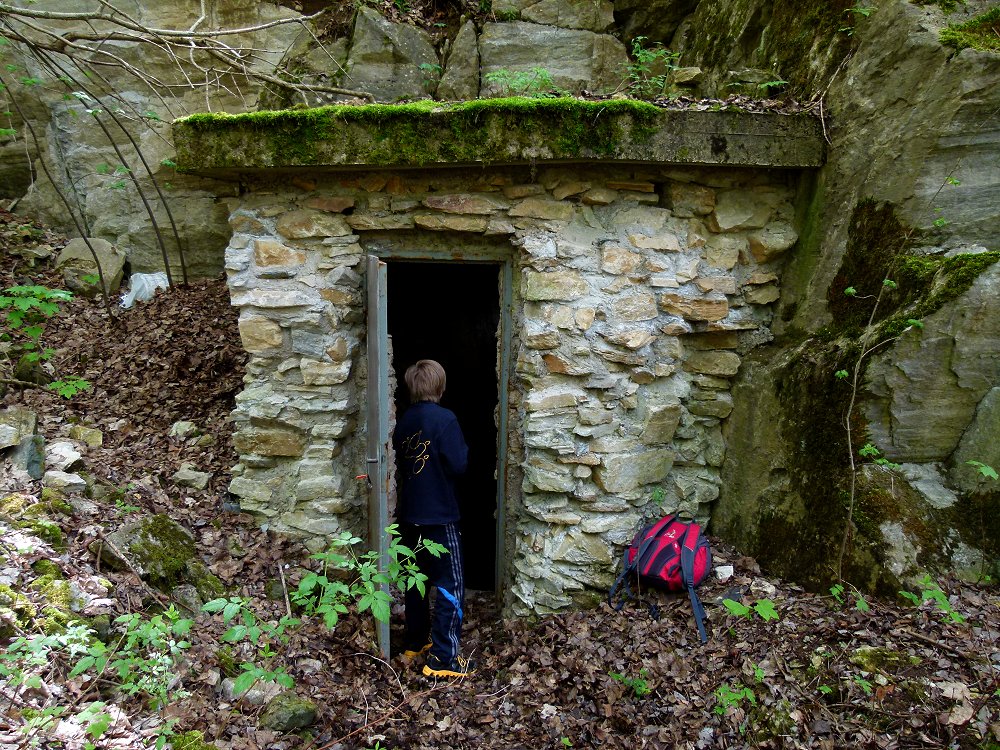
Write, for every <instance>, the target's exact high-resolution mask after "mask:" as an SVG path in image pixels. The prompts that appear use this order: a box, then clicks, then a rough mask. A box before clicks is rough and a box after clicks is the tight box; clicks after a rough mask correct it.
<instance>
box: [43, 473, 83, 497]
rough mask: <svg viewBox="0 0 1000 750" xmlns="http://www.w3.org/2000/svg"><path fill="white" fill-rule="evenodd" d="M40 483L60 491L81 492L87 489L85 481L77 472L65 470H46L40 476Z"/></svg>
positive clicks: (67, 492)
mask: <svg viewBox="0 0 1000 750" xmlns="http://www.w3.org/2000/svg"><path fill="white" fill-rule="evenodd" d="M42 484H44V485H45V486H46V487H48V488H49V489H53V490H58V491H59V492H62V493H66V494H69V493H73V492H83V491H84V490H86V489H87V483H86V482H85V481H84V480H83V477H81V476H80V475H79V474H71V473H69V472H65V471H56V470H50V471H46V472H45V475H44V476H43V477H42Z"/></svg>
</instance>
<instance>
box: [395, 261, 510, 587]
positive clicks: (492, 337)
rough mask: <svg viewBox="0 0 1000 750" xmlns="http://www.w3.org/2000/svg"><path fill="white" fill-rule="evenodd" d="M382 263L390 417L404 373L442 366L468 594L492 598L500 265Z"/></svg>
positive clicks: (498, 512) (498, 511) (497, 512)
mask: <svg viewBox="0 0 1000 750" xmlns="http://www.w3.org/2000/svg"><path fill="white" fill-rule="evenodd" d="M385 260H386V266H387V284H386V305H385V307H386V313H387V324H388V326H387V327H388V335H389V340H390V346H389V349H390V357H391V360H390V366H391V371H392V373H393V376H394V377H393V379H392V380H390V391H391V392H392V399H393V401H394V404H395V409H396V412H395V413H396V414H401V413H402V411H403V410H404V409H406V407H407V406H408V404H409V399H408V394H407V392H406V384H405V383H404V382H403V373H405V372H406V368H407V367H409V366H410V365H411V364H413V363H414V362H416V361H417V360H418V359H433V360H437V361H438V362H440V363H441V365H442V366H443V367H444V369H445V372H446V373H447V377H448V380H447V387H446V390H445V394H444V397H443V398H442V400H441V404H442V406H445V407H447V408H448V409H451V410H452V411H453V412H455V415H456V416H457V417H458V422H459V424H460V425H461V427H462V432H463V433H464V435H465V441H466V443H467V444H468V446H469V468H468V471H467V472H466V474H465V476H464V477H461V478H460V479H459V481H458V485H457V489H458V496H459V503H460V505H461V513H462V523H461V528H462V541H463V546H464V550H463V553H464V559H465V577H466V588H468V589H479V590H486V591H496V590H497V588H498V580H499V568H500V564H499V558H498V555H497V551H498V538H499V536H500V535H499V533H498V531H499V529H500V526H499V519H502V517H503V514H502V510H503V508H502V505H503V497H502V492H500V491H499V489H500V487H499V486H498V481H497V477H499V476H502V473H501V471H500V465H499V462H498V458H499V457H500V456H502V455H503V454H502V452H501V450H502V446H503V445H505V443H506V440H501V439H500V438H501V437H503V435H502V432H501V430H500V429H499V425H498V419H497V416H498V414H501V413H502V412H503V410H502V409H498V405H499V402H500V399H501V394H503V393H505V391H506V388H505V387H501V386H502V385H503V386H505V385H506V383H502V382H501V381H502V380H505V376H504V375H503V373H504V372H505V368H502V367H499V366H498V365H499V364H500V363H501V362H502V360H503V357H502V356H498V353H500V352H501V350H502V346H501V344H502V341H503V333H502V328H501V305H500V299H501V294H502V291H503V280H504V273H503V271H504V264H503V263H501V262H434V261H413V260H394V259H392V258H391V257H389V258H386V259H385ZM393 383H394V384H395V387H394V388H393V387H392V385H393ZM392 421H393V422H394V420H392ZM390 434H391V426H390Z"/></svg>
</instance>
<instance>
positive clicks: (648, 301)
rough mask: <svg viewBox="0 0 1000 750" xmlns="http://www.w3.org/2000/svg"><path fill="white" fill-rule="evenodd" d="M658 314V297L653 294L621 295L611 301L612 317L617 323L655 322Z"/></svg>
mask: <svg viewBox="0 0 1000 750" xmlns="http://www.w3.org/2000/svg"><path fill="white" fill-rule="evenodd" d="M657 314H658V310H657V307H656V297H655V296H653V294H652V293H651V292H635V293H633V294H621V295H618V296H617V297H615V298H614V299H613V300H612V301H611V315H612V316H613V319H614V320H616V321H627V322H638V321H642V320H653V319H654V318H656V316H657Z"/></svg>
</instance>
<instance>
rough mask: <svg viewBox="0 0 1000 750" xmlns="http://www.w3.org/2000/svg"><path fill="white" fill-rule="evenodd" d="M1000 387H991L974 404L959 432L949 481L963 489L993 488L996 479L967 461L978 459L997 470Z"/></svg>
mask: <svg viewBox="0 0 1000 750" xmlns="http://www.w3.org/2000/svg"><path fill="white" fill-rule="evenodd" d="M998 426H1000V386H997V387H996V388H991V389H990V390H989V391H988V392H987V393H986V395H985V396H983V399H982V400H981V401H980V402H979V405H978V406H977V407H976V414H975V417H973V420H972V422H971V424H970V425H969V426H968V428H967V429H966V430H965V432H963V433H962V439H961V440H960V441H959V444H958V448H957V449H956V450H955V453H954V455H953V456H952V464H953V468H952V470H951V471H950V472H949V473H948V479H949V481H950V482H951V483H952V484H953V485H954V486H955V487H958V488H959V489H961V490H964V491H966V492H976V491H980V492H984V491H985V492H988V491H990V490H995V489H997V488H996V486H995V485H996V484H997V483H996V482H995V481H993V480H990V479H987V478H986V477H984V476H983V475H982V474H980V472H979V470H978V469H976V468H975V467H973V466H970V465H969V464H968V463H967V462H968V461H979V462H980V463H984V464H986V465H987V466H992V467H993V468H994V469H996V470H997V471H1000V440H998V439H997V438H998V436H1000V432H998Z"/></svg>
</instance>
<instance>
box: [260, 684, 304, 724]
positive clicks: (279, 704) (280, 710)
mask: <svg viewBox="0 0 1000 750" xmlns="http://www.w3.org/2000/svg"><path fill="white" fill-rule="evenodd" d="M316 714H317V709H316V704H315V703H313V702H312V701H311V700H309V699H308V698H300V697H299V696H297V695H296V694H295V693H294V692H292V691H290V690H289V691H286V692H284V693H281V694H280V695H278V696H276V697H275V698H273V699H272V700H271V702H270V703H268V704H267V708H265V709H264V713H262V714H261V716H260V724H261V726H264V727H267V728H268V729H271V730H273V731H275V732H278V733H280V734H288V733H290V732H294V731H295V730H296V729H305V728H306V727H309V726H312V725H313V723H315V721H316Z"/></svg>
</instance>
